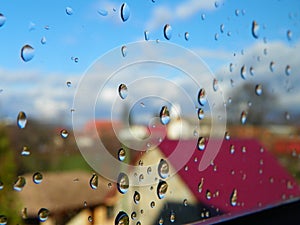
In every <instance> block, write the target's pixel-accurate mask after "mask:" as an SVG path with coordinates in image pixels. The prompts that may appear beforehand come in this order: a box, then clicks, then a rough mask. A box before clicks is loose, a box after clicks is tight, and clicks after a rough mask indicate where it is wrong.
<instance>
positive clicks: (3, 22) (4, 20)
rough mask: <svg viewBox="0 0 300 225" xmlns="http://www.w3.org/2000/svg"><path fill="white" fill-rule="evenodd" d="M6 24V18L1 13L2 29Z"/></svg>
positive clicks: (0, 24) (0, 25)
mask: <svg viewBox="0 0 300 225" xmlns="http://www.w3.org/2000/svg"><path fill="white" fill-rule="evenodd" d="M5 22H6V17H5V16H4V15H3V14H2V13H0V27H2V26H3V25H4V24H5Z"/></svg>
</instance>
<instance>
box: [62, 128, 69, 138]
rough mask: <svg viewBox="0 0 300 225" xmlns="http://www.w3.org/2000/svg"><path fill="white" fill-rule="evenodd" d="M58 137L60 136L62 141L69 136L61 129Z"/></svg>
mask: <svg viewBox="0 0 300 225" xmlns="http://www.w3.org/2000/svg"><path fill="white" fill-rule="evenodd" d="M60 136H61V137H62V138H64V139H66V138H67V137H68V136H69V133H68V131H67V130H66V129H62V130H61V131H60Z"/></svg>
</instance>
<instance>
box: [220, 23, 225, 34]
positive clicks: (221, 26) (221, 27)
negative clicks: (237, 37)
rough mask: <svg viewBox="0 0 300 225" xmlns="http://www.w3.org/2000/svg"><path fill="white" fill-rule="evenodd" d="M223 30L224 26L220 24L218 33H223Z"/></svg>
mask: <svg viewBox="0 0 300 225" xmlns="http://www.w3.org/2000/svg"><path fill="white" fill-rule="evenodd" d="M224 28H225V26H224V24H223V23H222V24H221V25H220V32H221V33H224Z"/></svg>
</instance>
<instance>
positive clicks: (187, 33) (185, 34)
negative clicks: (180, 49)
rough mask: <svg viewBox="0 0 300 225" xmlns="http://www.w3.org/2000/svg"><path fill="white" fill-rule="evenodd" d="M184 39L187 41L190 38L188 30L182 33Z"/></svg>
mask: <svg viewBox="0 0 300 225" xmlns="http://www.w3.org/2000/svg"><path fill="white" fill-rule="evenodd" d="M184 39H185V40H186V41H188V40H189V39H190V34H189V32H185V33H184Z"/></svg>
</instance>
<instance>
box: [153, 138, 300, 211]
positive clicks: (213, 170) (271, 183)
mask: <svg viewBox="0 0 300 225" xmlns="http://www.w3.org/2000/svg"><path fill="white" fill-rule="evenodd" d="M180 142H185V143H184V146H186V147H188V148H193V149H195V150H194V153H193V156H192V157H191V158H190V160H189V161H188V162H187V163H186V165H187V167H188V169H187V168H182V169H180V170H179V171H178V174H179V175H180V176H181V178H182V179H183V180H184V182H185V183H186V184H187V185H188V187H189V188H190V190H191V191H192V192H193V194H194V196H195V197H196V198H197V199H198V201H199V202H201V203H203V204H205V205H207V206H208V207H214V208H215V209H216V208H218V209H219V210H220V211H221V212H224V213H226V212H227V213H228V212H242V211H248V210H253V209H254V208H259V207H266V206H270V205H273V204H276V203H279V202H282V201H284V200H288V199H289V198H292V197H296V196H300V188H299V186H298V184H297V183H296V181H295V179H294V178H293V177H292V176H291V175H290V174H289V173H288V172H287V171H286V170H285V169H284V168H283V167H282V166H281V165H280V164H279V163H278V162H277V160H276V158H275V157H274V156H273V155H272V154H271V153H270V152H269V151H267V150H266V149H264V148H263V147H262V146H261V144H260V143H259V142H258V141H256V140H253V139H246V140H241V139H239V140H232V139H231V140H224V141H223V143H222V146H221V149H220V151H219V153H218V155H217V156H216V158H215V160H214V162H213V165H212V166H209V167H208V168H207V169H206V170H204V171H199V170H198V167H199V162H200V161H201V157H202V155H203V153H204V151H205V150H204V151H200V150H198V149H197V148H196V146H197V140H184V141H182V140H181V141H180ZM178 143H179V141H178V140H167V139H165V140H164V141H163V142H162V143H161V144H160V146H159V147H160V149H161V151H162V152H163V153H164V154H165V155H166V157H168V156H169V155H170V154H171V153H172V152H173V150H174V149H175V148H176V146H177V144H178ZM231 146H234V153H233V154H232V153H231V151H230V148H231ZM243 149H244V150H243ZM181 151H182V155H181V156H180V158H182V159H184V152H185V149H181ZM182 156H183V157H182ZM195 157H196V158H197V161H196V162H195ZM177 158H178V157H177ZM177 161H178V159H175V158H172V159H171V160H170V163H171V164H172V166H173V167H175V169H176V166H177V165H178V162H177ZM186 169H187V170H186ZM201 180H203V186H202V191H201V192H199V191H198V185H199V183H200V182H201ZM234 189H236V194H237V204H236V206H232V205H231V202H230V199H231V196H232V193H233V191H234ZM207 191H210V192H211V196H212V197H211V199H208V198H207V197H206V193H207Z"/></svg>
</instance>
